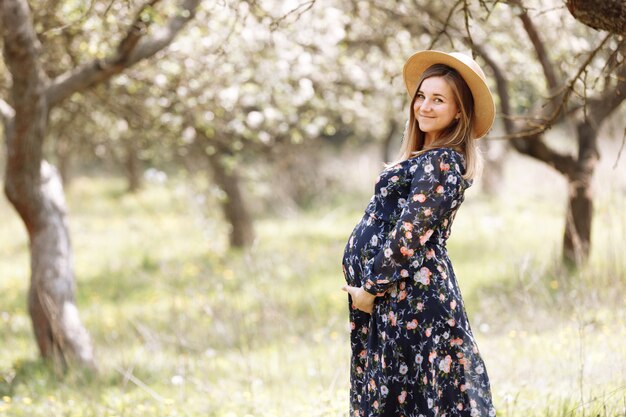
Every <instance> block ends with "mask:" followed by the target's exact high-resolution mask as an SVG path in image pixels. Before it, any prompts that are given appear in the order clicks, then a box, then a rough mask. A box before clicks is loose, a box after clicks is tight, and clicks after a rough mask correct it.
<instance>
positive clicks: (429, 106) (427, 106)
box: [420, 98, 432, 111]
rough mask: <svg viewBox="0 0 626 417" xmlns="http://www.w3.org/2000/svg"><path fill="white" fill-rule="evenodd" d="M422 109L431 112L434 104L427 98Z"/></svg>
mask: <svg viewBox="0 0 626 417" xmlns="http://www.w3.org/2000/svg"><path fill="white" fill-rule="evenodd" d="M420 107H421V109H422V110H423V111H429V110H430V109H431V107H432V103H431V102H430V100H429V99H427V98H425V99H424V101H422V105H421V106H420Z"/></svg>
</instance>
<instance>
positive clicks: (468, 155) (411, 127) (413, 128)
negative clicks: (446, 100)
mask: <svg viewBox="0 0 626 417" xmlns="http://www.w3.org/2000/svg"><path fill="white" fill-rule="evenodd" d="M430 77H441V78H443V79H444V80H445V81H446V82H447V83H448V85H449V86H450V89H451V90H452V93H453V96H454V101H455V102H456V104H457V107H458V108H459V112H460V117H459V119H454V120H453V121H452V123H450V125H448V126H447V127H446V128H445V129H443V130H442V131H441V132H440V134H439V135H438V136H437V138H435V140H434V141H433V142H432V143H429V144H428V146H426V145H425V137H426V135H425V133H424V132H422V131H421V130H420V128H419V126H418V124H417V120H416V119H415V112H414V111H413V105H414V104H415V99H416V97H417V92H418V91H419V89H420V87H421V85H422V82H423V81H424V80H425V79H427V78H430ZM473 127H474V99H473V97H472V92H471V91H470V89H469V87H468V86H467V83H466V82H465V80H464V79H463V77H461V75H460V74H459V73H458V72H457V71H456V70H454V69H453V68H450V67H449V66H447V65H443V64H435V65H432V66H430V67H428V68H427V69H426V71H424V73H423V74H422V76H421V77H420V80H419V82H418V83H417V88H416V89H415V93H413V99H412V100H411V105H410V107H409V120H408V122H407V125H406V128H405V131H404V136H403V138H402V145H401V146H400V151H399V152H398V155H397V157H396V160H395V161H393V162H390V163H388V164H386V166H387V167H389V166H393V165H395V164H397V163H398V162H402V161H404V160H406V159H409V158H411V157H414V156H417V155H419V154H421V153H423V152H426V151H427V150H430V149H435V148H451V149H454V150H456V151H458V152H460V153H461V154H462V155H463V156H464V158H465V173H464V174H463V178H465V179H472V178H475V177H477V176H478V175H479V173H480V171H481V168H482V158H481V157H480V153H479V150H478V146H477V145H476V141H475V140H474V139H473V137H472V131H473Z"/></svg>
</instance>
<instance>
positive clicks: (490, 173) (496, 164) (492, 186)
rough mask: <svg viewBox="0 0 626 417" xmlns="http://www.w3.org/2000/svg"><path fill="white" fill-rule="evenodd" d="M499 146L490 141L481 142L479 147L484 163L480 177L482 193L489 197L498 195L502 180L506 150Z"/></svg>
mask: <svg viewBox="0 0 626 417" xmlns="http://www.w3.org/2000/svg"><path fill="white" fill-rule="evenodd" d="M500 145H501V144H497V143H494V142H493V141H490V140H481V143H480V145H479V146H481V148H482V154H483V155H484V161H485V165H484V169H483V173H482V176H481V182H482V186H483V191H484V192H485V194H487V195H488V196H491V197H494V196H496V195H497V194H498V192H499V191H500V188H501V185H502V179H503V178H504V166H505V164H504V162H505V161H506V148H505V147H504V146H500ZM498 148H501V149H498Z"/></svg>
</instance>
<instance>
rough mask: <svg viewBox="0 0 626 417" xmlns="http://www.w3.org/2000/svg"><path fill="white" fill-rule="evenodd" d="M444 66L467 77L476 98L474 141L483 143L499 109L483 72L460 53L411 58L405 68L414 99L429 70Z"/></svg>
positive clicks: (429, 53) (419, 54)
mask: <svg viewBox="0 0 626 417" xmlns="http://www.w3.org/2000/svg"><path fill="white" fill-rule="evenodd" d="M435 64H444V65H447V66H449V67H452V68H454V69H455V70H457V71H458V73H459V74H460V75H461V77H463V79H464V80H465V82H466V83H467V85H468V86H469V88H470V90H471V91H472V96H473V97H474V132H473V133H474V134H473V136H474V138H475V139H479V138H481V137H483V136H485V135H486V134H487V132H488V131H489V129H491V125H493V120H494V118H495V116H496V106H495V104H494V102H493V96H492V95H491V91H489V87H488V86H487V81H486V78H485V74H484V73H483V70H481V69H480V67H479V66H478V64H477V63H476V61H474V60H473V59H472V58H471V57H469V56H467V55H465V54H462V53H460V52H450V53H447V52H441V51H420V52H416V53H415V54H413V55H411V57H410V58H409V59H408V60H407V61H406V63H405V64H404V71H403V75H404V83H405V84H406V89H407V91H408V93H409V97H411V98H413V95H415V90H416V89H417V83H418V81H419V79H420V77H421V76H422V74H423V73H424V71H426V69H427V68H428V67H430V66H431V65H435Z"/></svg>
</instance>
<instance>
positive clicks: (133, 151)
mask: <svg viewBox="0 0 626 417" xmlns="http://www.w3.org/2000/svg"><path fill="white" fill-rule="evenodd" d="M125 142H126V158H125V161H124V165H125V168H126V178H127V179H128V191H129V192H131V193H134V192H137V191H139V189H140V188H141V160H140V159H139V155H138V149H137V144H136V142H135V140H134V138H132V137H131V138H126V140H125Z"/></svg>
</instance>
